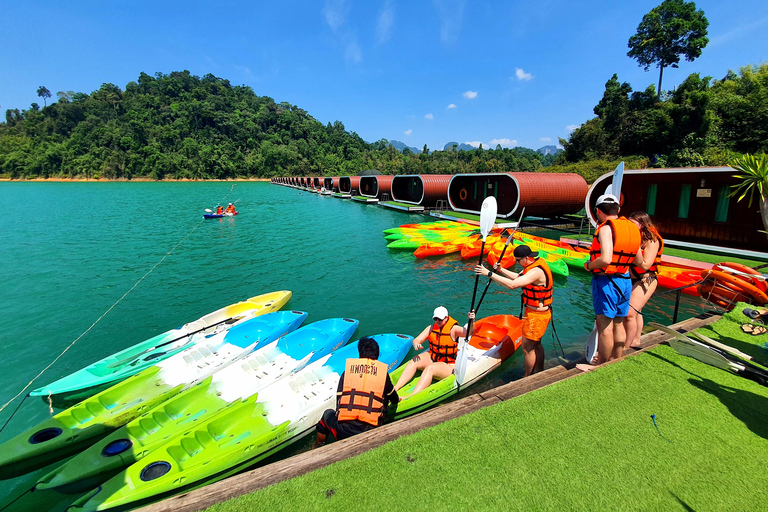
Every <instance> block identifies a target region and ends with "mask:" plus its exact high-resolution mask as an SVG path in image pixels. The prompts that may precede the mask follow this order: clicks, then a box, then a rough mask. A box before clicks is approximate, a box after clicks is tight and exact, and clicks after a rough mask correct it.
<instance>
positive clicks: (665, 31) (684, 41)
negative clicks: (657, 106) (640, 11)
mask: <svg viewBox="0 0 768 512" xmlns="http://www.w3.org/2000/svg"><path fill="white" fill-rule="evenodd" d="M708 26H709V21H708V20H707V18H706V17H705V16H704V11H697V10H696V4H695V3H693V2H686V1H685V0H664V1H663V2H662V3H661V4H660V5H658V6H657V7H654V8H653V9H651V12H649V13H648V14H646V15H645V16H643V20H642V21H641V22H640V25H638V27H637V33H636V34H635V35H633V36H632V37H630V38H629V43H628V46H629V48H630V50H629V52H628V53H627V55H628V56H629V57H632V58H633V59H636V60H637V62H638V64H639V65H640V66H641V67H643V68H644V69H645V70H646V71H648V69H649V68H650V67H651V65H653V64H656V66H657V67H658V68H659V87H658V92H659V93H661V78H662V75H663V74H664V68H666V67H673V68H676V67H677V64H678V62H680V57H681V56H683V57H685V60H687V61H693V59H695V58H697V57H699V56H700V55H701V50H702V49H703V48H704V47H705V46H707V43H709V39H708V38H707V27H708Z"/></svg>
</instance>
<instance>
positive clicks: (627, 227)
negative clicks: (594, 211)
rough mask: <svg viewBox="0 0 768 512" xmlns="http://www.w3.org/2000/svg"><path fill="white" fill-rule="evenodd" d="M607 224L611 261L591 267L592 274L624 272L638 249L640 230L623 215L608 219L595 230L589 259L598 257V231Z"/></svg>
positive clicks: (593, 259) (592, 259)
mask: <svg viewBox="0 0 768 512" xmlns="http://www.w3.org/2000/svg"><path fill="white" fill-rule="evenodd" d="M606 224H608V225H609V226H610V227H611V237H612V239H613V255H612V256H611V263H610V264H609V265H608V266H607V267H605V268H600V269H593V270H592V273H593V274H609V275H610V274H626V273H627V271H628V270H629V266H630V264H631V263H632V261H633V260H634V259H635V256H636V255H637V250H638V249H640V243H641V240H640V230H639V229H638V227H637V226H636V225H635V224H633V223H632V222H630V221H628V220H627V219H626V218H625V217H619V218H618V219H610V220H607V221H605V222H603V223H602V224H600V225H599V226H597V229H596V230H595V238H594V239H593V240H592V247H591V248H590V250H589V261H590V262H592V261H595V260H596V259H597V258H599V257H600V239H599V238H598V233H599V232H600V229H601V228H602V227H603V226H605V225H606Z"/></svg>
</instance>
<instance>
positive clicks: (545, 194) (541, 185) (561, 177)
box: [448, 172, 589, 218]
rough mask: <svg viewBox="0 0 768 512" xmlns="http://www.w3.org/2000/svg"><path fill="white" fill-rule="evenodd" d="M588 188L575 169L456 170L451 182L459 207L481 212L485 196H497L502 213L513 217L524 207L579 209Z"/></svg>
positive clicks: (543, 212)
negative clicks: (568, 171) (526, 170)
mask: <svg viewBox="0 0 768 512" xmlns="http://www.w3.org/2000/svg"><path fill="white" fill-rule="evenodd" d="M588 190H589V185H587V182H586V181H585V180H584V178H582V177H581V176H580V175H578V174H574V173H545V172H509V173H487V174H455V175H454V176H453V177H452V178H451V182H450V184H449V186H448V202H449V203H450V205H451V208H453V209H454V210H456V211H459V212H466V213H473V214H479V213H480V208H481V206H482V204H483V200H484V199H485V198H486V197H488V196H494V197H496V201H497V205H498V216H499V217H504V218H506V217H510V216H511V215H513V214H514V213H515V212H519V211H522V209H523V208H525V214H526V215H532V216H535V217H552V216H556V215H565V214H569V213H577V212H578V211H579V210H581V208H582V207H583V206H584V199H585V198H586V197H587V191H588Z"/></svg>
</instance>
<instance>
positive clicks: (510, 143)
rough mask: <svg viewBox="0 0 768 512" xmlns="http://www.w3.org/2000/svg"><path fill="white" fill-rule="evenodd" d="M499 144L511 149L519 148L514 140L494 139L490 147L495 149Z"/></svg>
mask: <svg viewBox="0 0 768 512" xmlns="http://www.w3.org/2000/svg"><path fill="white" fill-rule="evenodd" d="M497 144H501V145H502V146H507V147H509V148H511V147H515V146H517V141H516V140H514V139H493V140H492V141H491V143H490V145H489V147H492V148H495V147H496V145H497Z"/></svg>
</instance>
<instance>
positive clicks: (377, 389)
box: [338, 359, 387, 427]
mask: <svg viewBox="0 0 768 512" xmlns="http://www.w3.org/2000/svg"><path fill="white" fill-rule="evenodd" d="M386 383H387V365H386V364H385V363H382V362H380V361H376V360H374V359H347V367H346V369H345V371H344V386H343V388H342V391H341V397H340V398H339V409H338V419H339V421H350V420H360V421H362V422H365V423H368V424H369V425H373V426H375V427H378V426H379V425H380V423H381V418H382V416H383V415H384V386H385V385H386Z"/></svg>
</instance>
